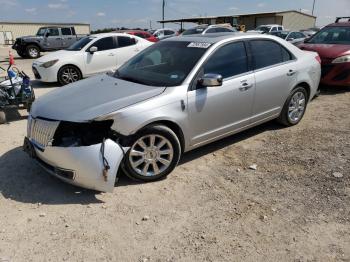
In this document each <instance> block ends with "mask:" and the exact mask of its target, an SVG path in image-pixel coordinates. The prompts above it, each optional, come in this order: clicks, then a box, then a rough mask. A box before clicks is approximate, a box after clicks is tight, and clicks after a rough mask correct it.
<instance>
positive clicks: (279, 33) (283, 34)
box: [271, 31, 289, 39]
mask: <svg viewBox="0 0 350 262" xmlns="http://www.w3.org/2000/svg"><path fill="white" fill-rule="evenodd" d="M271 34H272V35H275V36H278V37H280V38H282V39H286V38H287V36H288V34H289V32H281V31H279V32H272V33H271Z"/></svg>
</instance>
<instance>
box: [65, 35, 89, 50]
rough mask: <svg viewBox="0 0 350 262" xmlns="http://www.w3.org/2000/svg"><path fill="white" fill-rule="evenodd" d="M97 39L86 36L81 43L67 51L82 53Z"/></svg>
mask: <svg viewBox="0 0 350 262" xmlns="http://www.w3.org/2000/svg"><path fill="white" fill-rule="evenodd" d="M93 39H95V37H92V36H86V37H83V38H82V39H80V40H79V41H77V42H75V43H74V44H72V45H71V46H70V47H68V48H67V49H66V50H68V51H80V50H81V49H83V48H84V47H85V46H86V45H87V44H88V43H90V42H91V41H92V40H93Z"/></svg>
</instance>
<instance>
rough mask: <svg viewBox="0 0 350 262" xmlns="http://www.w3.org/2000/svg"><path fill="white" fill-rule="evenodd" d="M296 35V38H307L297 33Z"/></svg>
mask: <svg viewBox="0 0 350 262" xmlns="http://www.w3.org/2000/svg"><path fill="white" fill-rule="evenodd" d="M295 34H296V38H304V37H305V36H304V34H303V33H299V32H297V33H295Z"/></svg>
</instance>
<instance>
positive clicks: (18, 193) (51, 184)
mask: <svg viewBox="0 0 350 262" xmlns="http://www.w3.org/2000/svg"><path fill="white" fill-rule="evenodd" d="M0 194H2V195H3V197H4V198H6V199H11V200H14V201H18V202H22V203H31V204H38V203H41V204H47V205H62V204H81V205H87V204H91V203H103V201H101V200H99V199H97V198H96V195H98V194H99V192H96V191H93V190H87V189H82V188H78V187H75V186H72V185H69V184H66V183H64V182H62V181H60V180H59V179H57V178H55V177H53V176H50V175H49V174H48V173H46V172H45V171H44V170H43V169H42V168H41V167H40V166H39V165H38V164H37V163H36V162H35V161H33V160H32V159H30V158H29V157H28V156H27V154H26V153H24V152H23V151H22V147H17V148H14V149H12V150H10V151H8V152H6V153H5V154H3V155H2V156H1V157H0Z"/></svg>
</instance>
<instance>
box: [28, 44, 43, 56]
mask: <svg viewBox="0 0 350 262" xmlns="http://www.w3.org/2000/svg"><path fill="white" fill-rule="evenodd" d="M26 56H27V57H29V58H32V59H35V58H38V57H39V56H40V49H39V47H37V46H36V45H29V46H27V48H26Z"/></svg>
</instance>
